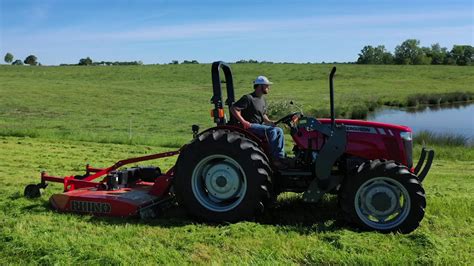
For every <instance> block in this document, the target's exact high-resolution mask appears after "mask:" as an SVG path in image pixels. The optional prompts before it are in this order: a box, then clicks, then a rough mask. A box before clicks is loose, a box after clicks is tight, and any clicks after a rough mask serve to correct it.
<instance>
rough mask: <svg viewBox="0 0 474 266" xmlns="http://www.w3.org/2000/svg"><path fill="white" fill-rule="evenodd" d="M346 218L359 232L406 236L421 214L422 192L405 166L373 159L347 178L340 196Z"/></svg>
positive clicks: (421, 216) (418, 222)
mask: <svg viewBox="0 0 474 266" xmlns="http://www.w3.org/2000/svg"><path fill="white" fill-rule="evenodd" d="M340 205H341V208H342V210H343V211H344V214H345V216H346V219H347V220H348V221H349V222H354V223H356V224H357V225H359V226H360V227H361V228H363V229H368V230H377V231H380V232H383V233H388V232H401V233H409V232H411V231H413V230H415V229H416V228H417V227H418V226H419V224H420V222H421V220H422V219H423V216H424V214H425V207H426V200H425V191H424V189H423V187H422V186H421V184H420V182H419V181H418V179H417V177H416V176H415V175H414V174H412V173H411V172H410V171H409V170H408V169H407V168H406V167H405V166H403V165H400V164H397V163H395V162H394V161H384V160H374V161H370V162H367V163H364V164H362V165H361V166H360V167H359V168H358V170H357V173H356V175H355V176H353V177H348V178H347V180H346V182H345V183H344V185H343V187H342V191H341V194H340Z"/></svg>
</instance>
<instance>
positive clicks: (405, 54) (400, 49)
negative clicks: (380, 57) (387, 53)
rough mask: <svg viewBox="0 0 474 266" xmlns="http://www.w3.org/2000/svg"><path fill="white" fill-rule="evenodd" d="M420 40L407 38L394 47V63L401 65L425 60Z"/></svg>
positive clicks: (417, 63) (416, 63) (418, 63)
mask: <svg viewBox="0 0 474 266" xmlns="http://www.w3.org/2000/svg"><path fill="white" fill-rule="evenodd" d="M419 45H420V41H419V40H415V39H408V40H406V41H404V42H403V43H402V44H401V45H397V47H395V63H397V64H401V65H420V64H423V63H426V62H427V59H426V58H424V57H426V55H425V54H424V52H423V49H421V48H420V47H419Z"/></svg>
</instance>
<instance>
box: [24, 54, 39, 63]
mask: <svg viewBox="0 0 474 266" xmlns="http://www.w3.org/2000/svg"><path fill="white" fill-rule="evenodd" d="M37 60H38V58H36V56H34V55H29V56H28V57H26V58H25V61H24V63H25V64H28V65H31V66H36V65H37V64H38V62H37Z"/></svg>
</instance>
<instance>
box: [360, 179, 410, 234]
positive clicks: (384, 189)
mask: <svg viewBox="0 0 474 266" xmlns="http://www.w3.org/2000/svg"><path fill="white" fill-rule="evenodd" d="M354 204H355V209H356V212H357V215H358V216H359V218H360V219H361V220H362V221H363V222H364V223H365V224H367V225H369V226H370V227H372V228H375V229H388V228H392V227H394V226H397V225H399V224H400V223H402V222H403V221H404V220H405V218H406V217H407V215H408V212H409V210H410V196H409V194H408V191H407V190H406V189H405V188H404V187H403V185H402V184H400V183H399V182H398V181H396V180H395V179H392V178H389V177H375V178H372V179H370V180H368V181H366V182H365V183H364V184H362V185H361V186H360V187H359V189H358V191H357V193H356V195H355V202H354Z"/></svg>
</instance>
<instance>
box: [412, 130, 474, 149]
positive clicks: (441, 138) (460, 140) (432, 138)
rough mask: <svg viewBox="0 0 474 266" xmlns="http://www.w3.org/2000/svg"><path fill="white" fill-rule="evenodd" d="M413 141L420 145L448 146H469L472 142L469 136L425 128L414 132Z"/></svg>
mask: <svg viewBox="0 0 474 266" xmlns="http://www.w3.org/2000/svg"><path fill="white" fill-rule="evenodd" d="M414 142H415V143H417V144H420V145H423V144H426V145H433V144H434V145H442V146H448V147H453V146H454V147H456V146H462V147H469V146H473V145H474V143H473V142H472V140H471V139H470V138H469V137H466V136H464V135H461V134H456V133H435V132H431V131H427V130H423V131H420V132H418V133H416V134H415V136H414Z"/></svg>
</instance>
